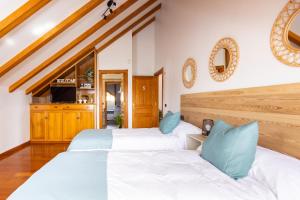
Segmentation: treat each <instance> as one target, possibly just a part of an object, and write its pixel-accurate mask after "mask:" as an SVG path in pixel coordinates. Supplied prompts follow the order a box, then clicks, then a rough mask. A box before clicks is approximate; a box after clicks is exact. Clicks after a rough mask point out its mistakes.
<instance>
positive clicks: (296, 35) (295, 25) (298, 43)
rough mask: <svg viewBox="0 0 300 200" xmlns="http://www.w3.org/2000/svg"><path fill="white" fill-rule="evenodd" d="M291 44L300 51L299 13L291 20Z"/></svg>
mask: <svg viewBox="0 0 300 200" xmlns="http://www.w3.org/2000/svg"><path fill="white" fill-rule="evenodd" d="M287 38H288V41H289V44H290V45H291V46H292V47H294V48H296V49H298V50H300V15H299V12H297V13H295V16H294V17H293V18H292V19H291V23H290V26H289V28H288V32H287Z"/></svg>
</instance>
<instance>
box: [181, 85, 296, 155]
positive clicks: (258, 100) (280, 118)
mask: <svg viewBox="0 0 300 200" xmlns="http://www.w3.org/2000/svg"><path fill="white" fill-rule="evenodd" d="M181 113H182V115H183V116H184V120H185V121H187V122H190V123H192V124H194V125H196V126H198V127H202V120H203V119H214V120H216V119H222V120H224V121H226V122H228V123H231V124H234V125H241V124H245V123H247V122H249V121H253V120H257V121H258V122H259V129H260V130H259V131H260V136H259V145H260V146H263V147H266V148H269V149H272V150H274V151H278V152H281V153H284V154H288V155H291V156H294V157H296V158H298V159H300V84H287V85H275V86H268V87H256V88H245V89H237V90H228V91H219V92H208V93H196V94H186V95H182V96H181Z"/></svg>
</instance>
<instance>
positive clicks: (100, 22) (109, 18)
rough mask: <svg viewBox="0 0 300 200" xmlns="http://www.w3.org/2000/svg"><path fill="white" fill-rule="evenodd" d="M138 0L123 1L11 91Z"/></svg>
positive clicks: (12, 87) (16, 83)
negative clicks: (111, 12)
mask: <svg viewBox="0 0 300 200" xmlns="http://www.w3.org/2000/svg"><path fill="white" fill-rule="evenodd" d="M136 2H137V0H127V1H126V2H125V3H123V4H122V5H121V6H119V7H118V8H117V9H116V10H115V11H114V12H113V14H111V15H109V16H108V17H107V18H106V20H104V19H102V20H100V21H98V22H97V23H95V24H94V25H93V26H92V27H91V28H89V29H88V30H87V31H85V32H84V33H83V34H81V35H80V36H79V37H77V38H76V39H74V40H73V41H72V42H70V43H69V44H68V45H66V46H64V47H63V48H61V49H60V50H59V51H57V52H56V53H55V54H53V55H52V56H51V57H49V58H48V59H47V60H45V61H44V62H42V63H41V64H39V65H38V66H37V67H35V68H33V70H32V71H30V72H29V73H27V74H26V75H25V76H23V77H22V78H20V79H19V80H18V81H16V82H15V83H13V84H12V85H11V86H10V87H9V92H13V91H15V90H16V89H18V88H19V87H21V86H22V85H23V84H25V83H26V82H27V81H29V80H30V79H32V78H33V77H34V76H36V75H37V74H38V73H40V72H41V71H43V70H44V69H46V68H47V67H49V66H50V65H51V64H52V63H54V62H55V61H57V60H58V59H59V58H61V57H62V56H63V55H64V54H66V53H67V52H69V51H70V50H71V49H73V48H74V47H75V46H77V45H78V44H79V43H81V42H82V41H84V40H85V39H86V38H88V37H89V36H91V35H92V34H93V33H95V32H96V31H97V30H99V29H100V28H102V27H103V26H104V25H106V24H108V23H109V22H110V21H111V20H113V19H115V18H116V17H117V16H119V15H120V14H121V13H123V12H124V11H125V10H126V9H127V8H129V7H130V6H132V5H133V4H134V3H136Z"/></svg>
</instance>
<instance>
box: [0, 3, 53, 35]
mask: <svg viewBox="0 0 300 200" xmlns="http://www.w3.org/2000/svg"><path fill="white" fill-rule="evenodd" d="M49 2H50V0H29V1H27V2H26V3H25V4H23V5H22V6H21V7H20V8H18V9H17V10H15V11H14V12H13V13H12V14H10V15H9V16H7V17H6V18H5V19H3V20H2V21H0V39H1V38H2V37H3V36H5V35H6V34H7V33H8V32H10V31H11V30H13V29H14V28H15V27H17V26H18V25H20V24H22V23H23V22H24V21H25V20H26V19H28V18H29V17H31V16H32V15H33V14H34V13H36V12H37V11H38V10H39V9H41V8H42V7H44V6H45V5H46V4H48V3H49Z"/></svg>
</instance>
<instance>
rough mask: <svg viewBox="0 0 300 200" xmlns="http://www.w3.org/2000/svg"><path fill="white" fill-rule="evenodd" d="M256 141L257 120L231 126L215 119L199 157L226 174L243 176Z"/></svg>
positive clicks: (236, 177)
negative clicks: (238, 125)
mask: <svg viewBox="0 0 300 200" xmlns="http://www.w3.org/2000/svg"><path fill="white" fill-rule="evenodd" d="M257 141H258V123H257V122H252V123H249V124H246V125H243V126H240V127H232V126H231V125H229V124H226V123H225V122H223V121H217V122H216V123H215V125H214V126H213V128H212V130H211V132H210V134H209V136H208V138H207V139H206V141H205V142H204V143H203V147H202V151H201V157H202V158H204V159H205V160H207V161H208V162H210V163H211V164H213V165H214V166H215V167H216V168H218V169H219V170H221V171H222V172H224V173H225V174H227V175H228V176H230V177H232V178H234V179H239V178H243V177H245V176H247V175H248V172H249V170H250V168H251V165H252V163H253V161H254V158H255V152H256V146H257Z"/></svg>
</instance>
